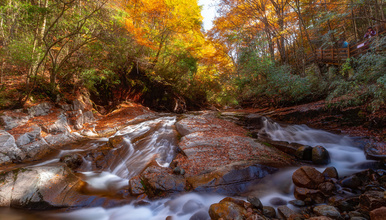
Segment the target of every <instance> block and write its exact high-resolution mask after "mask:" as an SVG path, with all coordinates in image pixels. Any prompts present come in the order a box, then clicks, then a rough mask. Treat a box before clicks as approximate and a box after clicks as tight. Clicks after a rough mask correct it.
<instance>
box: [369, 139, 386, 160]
mask: <svg viewBox="0 0 386 220" xmlns="http://www.w3.org/2000/svg"><path fill="white" fill-rule="evenodd" d="M385 148H386V144H385V143H384V142H376V143H369V144H367V145H366V146H365V154H366V157H367V158H368V159H373V160H383V161H385V160H386V152H385Z"/></svg>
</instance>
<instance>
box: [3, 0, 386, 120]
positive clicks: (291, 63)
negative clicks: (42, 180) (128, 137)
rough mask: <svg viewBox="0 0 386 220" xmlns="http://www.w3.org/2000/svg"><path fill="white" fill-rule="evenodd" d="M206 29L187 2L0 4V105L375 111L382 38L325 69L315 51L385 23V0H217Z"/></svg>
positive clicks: (380, 89) (383, 93)
mask: <svg viewBox="0 0 386 220" xmlns="http://www.w3.org/2000/svg"><path fill="white" fill-rule="evenodd" d="M218 3H219V4H218V5H217V7H216V9H217V17H216V19H215V20H214V23H213V24H214V26H213V28H212V29H211V30H208V31H205V30H204V29H203V24H202V16H201V7H200V6H199V5H198V1H197V0H125V1H118V0H114V1H113V0H110V1H107V0H1V1H0V14H1V18H0V19H1V20H0V61H1V63H0V108H1V109H8V108H20V107H23V106H25V105H29V104H33V103H36V102H40V101H42V100H51V101H53V102H61V101H66V100H69V99H71V96H74V95H77V94H80V93H83V94H88V95H89V96H90V97H91V99H92V101H93V103H94V107H95V109H96V110H98V111H100V112H101V113H107V112H109V111H111V110H112V109H114V107H115V106H117V105H118V104H119V103H121V102H123V101H127V100H131V101H136V102H141V103H143V104H144V105H147V106H149V107H151V108H153V109H155V110H161V111H174V112H182V111H185V110H193V109H203V108H206V107H208V106H210V105H214V106H224V105H228V106H242V107H266V106H273V107H281V106H291V105H297V104H302V103H308V102H313V101H318V100H326V102H327V103H328V108H332V109H333V108H344V107H353V106H361V109H362V110H363V112H368V113H370V114H374V113H377V112H380V111H383V112H384V111H385V108H386V107H385V100H386V56H385V47H386V46H385V45H386V44H385V42H386V38H385V37H382V36H379V37H377V38H376V39H375V40H373V41H372V44H373V45H376V48H377V49H376V50H369V51H368V53H365V54H362V55H360V56H358V57H353V58H349V59H347V60H345V62H343V63H341V65H328V64H323V63H320V62H317V60H313V61H312V62H309V59H308V58H309V57H312V56H313V55H314V54H315V53H316V51H317V50H318V49H323V48H337V47H340V45H339V43H338V42H341V41H340V40H342V39H345V40H346V41H347V42H348V43H349V44H351V45H353V44H355V43H357V42H359V41H361V40H363V35H364V33H365V32H366V30H367V28H368V27H369V26H371V27H374V29H375V30H376V31H377V32H378V33H379V32H381V31H383V30H384V28H385V22H386V19H385V14H386V7H385V5H386V3H385V2H384V0H343V1H342V0H339V1H338V0H291V1H290V0H219V1H218Z"/></svg>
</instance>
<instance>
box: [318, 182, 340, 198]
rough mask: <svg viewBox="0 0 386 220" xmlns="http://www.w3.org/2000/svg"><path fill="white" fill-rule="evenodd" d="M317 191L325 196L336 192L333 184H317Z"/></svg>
mask: <svg viewBox="0 0 386 220" xmlns="http://www.w3.org/2000/svg"><path fill="white" fill-rule="evenodd" d="M318 189H319V190H320V191H321V192H322V193H323V195H325V196H330V195H332V194H333V193H334V192H335V191H336V187H335V184H333V183H331V182H324V183H321V184H319V186H318Z"/></svg>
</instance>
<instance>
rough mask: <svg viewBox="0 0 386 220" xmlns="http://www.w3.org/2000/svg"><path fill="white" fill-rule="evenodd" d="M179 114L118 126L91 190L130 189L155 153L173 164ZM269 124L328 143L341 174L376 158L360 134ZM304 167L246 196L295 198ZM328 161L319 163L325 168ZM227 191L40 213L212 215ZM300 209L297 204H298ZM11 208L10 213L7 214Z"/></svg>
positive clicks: (283, 136) (272, 131)
mask: <svg viewBox="0 0 386 220" xmlns="http://www.w3.org/2000/svg"><path fill="white" fill-rule="evenodd" d="M176 120H177V117H176V116H173V115H170V116H161V117H158V118H155V119H151V120H148V121H144V122H140V123H138V124H134V125H130V126H127V127H125V128H123V129H121V130H119V131H117V132H116V133H115V134H114V135H113V136H112V137H122V138H123V141H122V142H121V143H119V146H118V147H116V148H115V149H114V150H113V151H111V152H110V153H109V155H108V157H111V158H113V159H111V160H108V161H109V162H108V164H106V165H105V166H104V167H103V168H102V169H101V168H96V167H93V165H92V164H91V162H89V161H87V158H84V163H83V164H82V167H81V168H80V170H81V172H79V175H80V176H81V178H82V179H83V180H84V181H85V182H87V183H88V186H87V189H88V191H89V193H90V194H92V193H93V192H94V193H98V194H101V192H105V193H106V192H109V193H110V194H114V192H117V191H120V190H122V189H125V188H126V187H127V185H128V183H129V179H130V178H132V177H134V176H136V175H138V174H139V173H140V172H141V171H142V170H143V169H144V168H145V166H146V165H147V164H148V163H149V162H150V161H151V160H152V159H154V158H156V162H157V163H158V165H160V166H163V167H167V166H169V164H170V162H172V160H173V158H174V157H175V154H176V149H177V142H178V133H177V131H176V128H175V126H174V124H175V122H176ZM262 120H263V126H262V127H261V128H260V131H259V135H263V136H264V137H265V138H267V137H268V138H269V139H271V140H274V141H287V142H290V143H299V144H303V145H310V146H317V145H321V146H324V147H325V148H326V149H327V150H328V151H329V153H330V156H331V163H330V164H329V165H328V166H334V167H335V168H336V169H337V170H338V173H339V175H340V176H345V175H349V174H352V173H354V172H358V171H360V170H363V164H366V163H369V162H371V161H368V160H366V157H365V155H364V153H363V150H362V149H360V148H358V147H356V144H355V143H354V142H355V139H353V138H352V137H348V136H342V135H337V134H332V133H329V132H326V131H323V130H316V129H312V128H309V127H307V126H305V125H284V124H279V123H277V122H274V121H272V120H270V119H268V118H263V119H262ZM108 140H109V139H108V138H102V139H96V140H90V141H89V142H87V143H85V144H82V145H75V146H76V148H71V149H64V150H62V151H61V152H59V153H58V154H57V155H56V156H54V157H51V158H49V159H48V160H46V161H41V162H39V163H37V164H33V165H30V166H41V165H45V164H49V163H55V162H58V161H59V158H60V157H61V156H63V155H66V154H69V153H74V152H77V153H81V152H87V151H90V150H93V149H96V148H98V147H100V146H102V145H103V144H105V143H106V142H107V141H108ZM297 168H298V167H292V168H285V169H282V170H280V171H278V172H276V173H274V174H272V175H270V176H268V177H265V178H264V179H263V180H262V181H261V182H259V183H257V184H255V185H253V186H252V187H250V188H249V189H248V191H246V192H245V193H244V194H242V195H240V197H239V198H240V199H245V196H246V195H247V194H248V193H249V192H254V193H259V195H260V196H259V197H260V200H261V201H262V203H263V204H264V205H269V206H273V207H276V206H277V205H276V204H275V202H274V201H277V200H278V199H280V200H281V201H285V202H288V201H290V200H294V197H293V188H294V186H293V184H292V179H291V176H292V173H293V172H294V171H295V170H296V169H297ZM324 168H325V166H319V167H317V169H318V170H320V171H323V170H324ZM224 197H226V195H218V194H198V193H185V194H178V195H172V196H170V197H167V198H163V199H158V200H152V201H150V200H146V199H145V200H144V201H145V202H144V203H141V204H138V203H136V202H137V201H136V200H133V201H132V203H130V204H126V205H123V206H118V207H109V208H107V207H103V206H99V207H89V208H87V207H86V208H82V209H78V210H75V211H70V210H65V212H61V211H59V212H58V211H55V212H43V214H42V212H40V213H39V216H42V215H43V216H45V217H47V218H52V219H85V220H86V219H92V220H121V219H122V220H123V219H125V220H128V219H137V220H139V219H160V220H161V219H162V220H163V219H166V218H167V217H168V216H171V217H173V219H181V220H184V219H210V217H209V215H208V209H209V206H210V205H211V204H213V203H217V202H219V201H220V200H221V199H223V198H224ZM292 208H294V207H292ZM7 213H8V214H7ZM1 215H4V216H8V217H7V218H8V219H26V218H25V216H29V218H30V219H35V218H34V215H35V213H33V214H28V213H27V214H24V213H21V214H20V213H19V214H15V212H14V211H13V210H11V209H6V210H5V209H4V210H2V211H0V217H1Z"/></svg>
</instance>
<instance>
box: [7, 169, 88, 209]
mask: <svg viewBox="0 0 386 220" xmlns="http://www.w3.org/2000/svg"><path fill="white" fill-rule="evenodd" d="M82 184H83V183H82V181H81V180H80V179H79V178H78V177H77V176H75V175H74V174H73V173H72V172H71V170H70V169H69V168H68V167H67V166H65V165H64V164H53V165H46V166H41V167H32V168H19V169H14V170H11V171H8V172H3V173H2V174H1V175H0V206H10V207H14V208H23V209H51V208H60V207H69V206H74V205H75V206H77V205H80V204H81V203H79V201H80V200H83V201H85V200H87V197H86V196H83V195H81V194H79V193H78V190H79V189H80V187H81V186H82Z"/></svg>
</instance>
